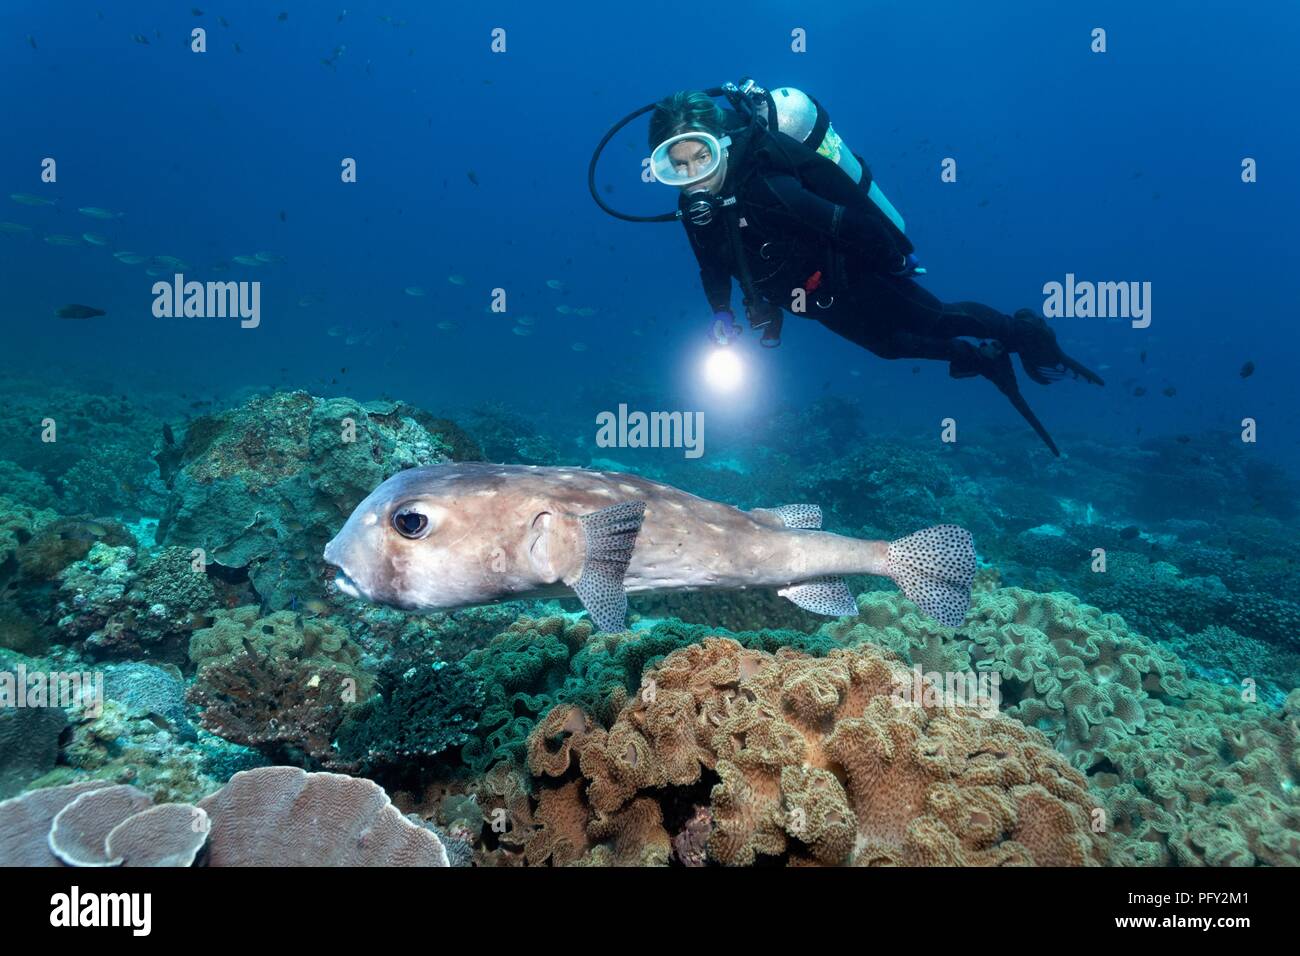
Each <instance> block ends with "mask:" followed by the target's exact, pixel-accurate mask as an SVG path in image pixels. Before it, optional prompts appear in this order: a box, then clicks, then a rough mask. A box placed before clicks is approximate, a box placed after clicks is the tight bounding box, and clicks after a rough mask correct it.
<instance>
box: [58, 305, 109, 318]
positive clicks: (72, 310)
mask: <svg viewBox="0 0 1300 956" xmlns="http://www.w3.org/2000/svg"><path fill="white" fill-rule="evenodd" d="M54 314H55V315H57V316H58V317H59V318H61V319H93V318H95V316H97V315H108V313H107V312H105V311H104V310H103V309H96V308H94V307H93V306H89V305H77V304H75V303H74V304H72V305H65V306H61V307H60V308H58V309H56V310H55V311H54Z"/></svg>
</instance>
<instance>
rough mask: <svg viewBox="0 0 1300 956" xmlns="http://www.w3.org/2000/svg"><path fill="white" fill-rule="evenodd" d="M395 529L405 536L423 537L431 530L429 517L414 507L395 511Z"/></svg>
mask: <svg viewBox="0 0 1300 956" xmlns="http://www.w3.org/2000/svg"><path fill="white" fill-rule="evenodd" d="M393 529H394V530H395V531H396V532H397V533H398V534H400V535H401V536H402V537H403V538H423V537H424V536H425V534H426V533H427V532H428V530H429V519H428V517H427V516H425V515H422V514H420V512H418V511H416V510H415V509H413V508H402V509H400V510H398V511H395V512H393Z"/></svg>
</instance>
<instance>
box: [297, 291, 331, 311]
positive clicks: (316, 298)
mask: <svg viewBox="0 0 1300 956" xmlns="http://www.w3.org/2000/svg"><path fill="white" fill-rule="evenodd" d="M324 299H325V297H324V296H323V295H316V294H313V295H305V296H303V297H302V298H301V299H299V300H298V305H300V306H302V307H303V308H304V309H305V308H307V307H308V306H311V305H315V304H316V303H318V302H321V301H323V300H324Z"/></svg>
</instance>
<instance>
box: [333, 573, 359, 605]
mask: <svg viewBox="0 0 1300 956" xmlns="http://www.w3.org/2000/svg"><path fill="white" fill-rule="evenodd" d="M334 586H335V587H336V588H338V589H339V590H340V591H342V592H343V593H344V594H346V595H347V596H348V597H350V598H356V599H358V600H364V598H363V597H362V596H361V589H360V588H359V587H357V582H356V581H353V580H352V579H351V578H350V577H348V573H347V572H346V571H344V570H343V569H342V568H339V570H338V573H337V574H335V575H334Z"/></svg>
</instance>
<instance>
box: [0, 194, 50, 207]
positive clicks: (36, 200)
mask: <svg viewBox="0 0 1300 956" xmlns="http://www.w3.org/2000/svg"><path fill="white" fill-rule="evenodd" d="M9 198H10V199H12V200H13V201H14V202H16V203H18V204H19V205H20V206H53V205H54V200H53V199H45V198H43V197H41V196H33V195H32V194H31V193H10V194H9Z"/></svg>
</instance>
